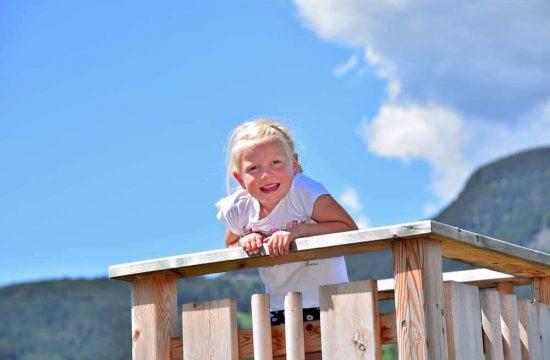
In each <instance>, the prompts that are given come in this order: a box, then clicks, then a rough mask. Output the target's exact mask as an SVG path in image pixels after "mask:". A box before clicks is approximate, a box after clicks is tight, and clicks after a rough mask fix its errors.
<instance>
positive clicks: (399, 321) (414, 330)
mask: <svg viewBox="0 0 550 360" xmlns="http://www.w3.org/2000/svg"><path fill="white" fill-rule="evenodd" d="M392 246H393V263H394V265H393V267H394V278H395V320H396V327H397V342H398V352H399V359H401V360H404V359H438V360H446V359H448V351H447V331H446V329H445V327H446V325H445V314H444V295H443V278H442V265H441V244H440V243H439V242H438V241H434V240H429V239H423V238H422V239H403V240H396V241H394V242H393V245H392Z"/></svg>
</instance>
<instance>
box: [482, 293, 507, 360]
mask: <svg viewBox="0 0 550 360" xmlns="http://www.w3.org/2000/svg"><path fill="white" fill-rule="evenodd" d="M480 300H481V324H482V326H483V344H484V348H485V355H486V358H487V360H502V359H504V352H503V347H502V346H503V345H502V328H501V322H500V295H499V293H498V291H496V290H482V291H480Z"/></svg>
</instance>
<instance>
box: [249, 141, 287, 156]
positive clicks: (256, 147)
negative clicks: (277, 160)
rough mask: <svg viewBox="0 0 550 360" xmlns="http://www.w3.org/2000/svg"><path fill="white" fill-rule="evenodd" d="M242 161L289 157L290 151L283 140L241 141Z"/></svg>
mask: <svg viewBox="0 0 550 360" xmlns="http://www.w3.org/2000/svg"><path fill="white" fill-rule="evenodd" d="M241 142H242V144H239V145H240V147H241V149H242V150H241V152H240V153H241V154H240V156H239V157H240V159H241V160H245V159H253V158H257V157H263V156H268V155H281V154H282V155H285V156H288V151H287V149H286V148H285V146H284V144H283V143H282V142H281V140H279V139H277V138H267V139H260V140H241Z"/></svg>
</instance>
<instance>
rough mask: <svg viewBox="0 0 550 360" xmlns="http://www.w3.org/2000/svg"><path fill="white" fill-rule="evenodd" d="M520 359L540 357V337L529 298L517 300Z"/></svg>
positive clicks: (536, 359)
mask: <svg viewBox="0 0 550 360" xmlns="http://www.w3.org/2000/svg"><path fill="white" fill-rule="evenodd" d="M518 317H519V337H520V341H521V359H522V360H538V359H542V358H543V356H542V339H541V336H540V334H539V327H538V324H537V316H536V313H535V308H534V305H533V304H532V303H531V301H529V300H518Z"/></svg>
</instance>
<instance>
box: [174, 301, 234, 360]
mask: <svg viewBox="0 0 550 360" xmlns="http://www.w3.org/2000/svg"><path fill="white" fill-rule="evenodd" d="M182 332H183V336H182V338H183V344H184V347H183V359H184V360H196V359H205V360H206V359H209V360H210V359H216V360H218V359H220V360H238V359H239V343H238V338H237V303H236V301H235V299H222V300H212V301H205V302H200V303H191V304H183V329H182Z"/></svg>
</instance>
